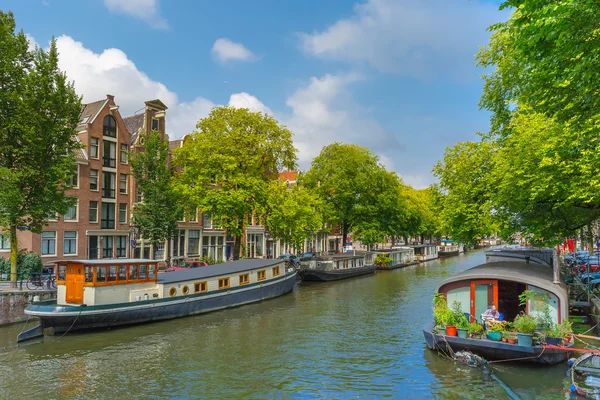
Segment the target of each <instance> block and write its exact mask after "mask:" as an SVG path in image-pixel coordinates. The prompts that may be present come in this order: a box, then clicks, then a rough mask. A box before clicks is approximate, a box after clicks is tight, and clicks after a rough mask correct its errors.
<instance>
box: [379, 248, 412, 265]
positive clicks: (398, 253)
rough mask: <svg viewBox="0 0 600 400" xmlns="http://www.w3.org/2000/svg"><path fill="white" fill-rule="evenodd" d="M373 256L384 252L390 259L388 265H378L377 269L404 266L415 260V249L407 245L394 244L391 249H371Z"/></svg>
mask: <svg viewBox="0 0 600 400" xmlns="http://www.w3.org/2000/svg"><path fill="white" fill-rule="evenodd" d="M373 253H374V254H375V256H377V255H379V254H384V255H386V256H388V257H389V258H391V259H392V261H390V264H389V265H383V266H382V265H379V266H377V269H378V270H388V269H396V268H402V267H406V266H407V265H410V264H413V263H414V262H415V250H414V249H413V248H412V247H408V246H394V247H393V248H392V249H383V250H373Z"/></svg>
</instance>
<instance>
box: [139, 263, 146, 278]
mask: <svg viewBox="0 0 600 400" xmlns="http://www.w3.org/2000/svg"><path fill="white" fill-rule="evenodd" d="M138 271H139V272H140V279H146V266H145V265H140V268H139V269H138Z"/></svg>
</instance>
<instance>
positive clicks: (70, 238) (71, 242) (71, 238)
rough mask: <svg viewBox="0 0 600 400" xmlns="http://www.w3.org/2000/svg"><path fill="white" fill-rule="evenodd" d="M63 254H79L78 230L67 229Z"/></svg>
mask: <svg viewBox="0 0 600 400" xmlns="http://www.w3.org/2000/svg"><path fill="white" fill-rule="evenodd" d="M63 254H64V255H68V254H71V255H73V254H77V231H65V233H64V240H63Z"/></svg>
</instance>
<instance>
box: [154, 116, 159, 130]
mask: <svg viewBox="0 0 600 400" xmlns="http://www.w3.org/2000/svg"><path fill="white" fill-rule="evenodd" d="M158 127H159V125H158V120H157V119H154V118H152V130H153V131H157V130H158Z"/></svg>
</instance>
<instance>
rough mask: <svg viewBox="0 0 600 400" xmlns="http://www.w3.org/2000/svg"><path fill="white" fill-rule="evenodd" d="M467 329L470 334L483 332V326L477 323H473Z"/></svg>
mask: <svg viewBox="0 0 600 400" xmlns="http://www.w3.org/2000/svg"><path fill="white" fill-rule="evenodd" d="M467 329H469V332H470V333H479V332H482V331H483V326H481V324H478V323H477V322H472V323H470V324H469V327H468V328H467Z"/></svg>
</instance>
